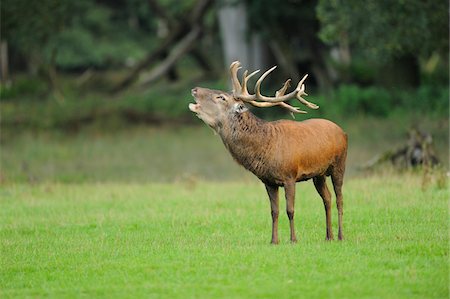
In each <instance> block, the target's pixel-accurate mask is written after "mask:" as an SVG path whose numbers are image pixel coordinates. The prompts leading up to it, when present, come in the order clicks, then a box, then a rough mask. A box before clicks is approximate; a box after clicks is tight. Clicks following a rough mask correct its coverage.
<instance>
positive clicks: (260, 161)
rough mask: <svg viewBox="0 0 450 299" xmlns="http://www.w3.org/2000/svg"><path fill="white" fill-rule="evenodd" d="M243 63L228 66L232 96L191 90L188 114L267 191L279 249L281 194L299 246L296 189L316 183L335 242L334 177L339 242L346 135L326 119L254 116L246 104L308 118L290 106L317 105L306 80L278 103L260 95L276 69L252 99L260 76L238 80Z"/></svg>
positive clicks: (278, 96)
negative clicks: (208, 129) (251, 81)
mask: <svg viewBox="0 0 450 299" xmlns="http://www.w3.org/2000/svg"><path fill="white" fill-rule="evenodd" d="M239 69H240V63H239V62H238V61H235V62H233V63H232V64H231V66H230V73H231V79H232V83H233V92H232V93H227V92H223V91H219V90H211V89H207V88H200V87H196V88H194V89H192V95H193V96H194V99H195V104H194V103H191V104H189V109H190V110H191V111H192V112H194V113H195V114H196V115H197V116H198V117H199V118H200V119H201V120H203V121H204V122H205V123H206V124H207V125H208V126H210V127H211V128H212V129H213V130H214V131H215V132H217V134H218V135H219V136H220V137H221V139H222V141H223V143H224V145H225V147H226V148H227V149H228V151H229V152H230V153H231V155H232V156H233V158H234V160H236V162H238V163H239V164H241V165H242V166H244V167H245V168H246V169H247V170H249V171H251V172H252V173H253V174H255V175H256V176H257V177H258V178H259V179H260V180H261V181H262V182H263V183H264V184H265V186H266V190H267V194H268V195H269V199H270V207H271V214H272V243H273V244H277V243H278V214H279V210H278V206H279V204H278V188H279V187H284V190H285V196H286V212H287V216H288V218H289V225H290V233H291V234H290V239H291V241H292V242H296V240H297V238H296V236H295V228H294V202H295V183H296V182H300V181H306V180H309V179H313V182H314V186H315V187H316V190H317V192H318V193H319V195H320V196H321V197H322V200H323V204H324V206H325V215H326V240H332V239H333V232H332V225H331V194H330V191H329V190H328V187H327V185H326V177H327V176H331V179H332V183H333V187H334V192H335V194H336V205H337V209H338V225H339V232H338V239H339V240H342V239H343V232H342V217H343V196H342V184H343V178H344V172H345V159H346V156H347V135H346V134H345V132H344V131H343V130H342V129H341V128H340V127H339V126H337V125H336V124H334V123H333V122H331V121H328V120H325V119H309V120H305V121H301V122H296V121H292V120H278V121H272V122H267V121H264V120H261V119H259V118H258V117H256V116H255V115H253V114H252V113H251V112H250V111H249V110H248V109H247V107H246V106H245V104H244V103H249V104H251V105H253V106H256V107H272V106H277V105H278V106H281V107H283V108H286V109H287V110H289V111H290V112H291V113H306V112H305V111H302V110H300V109H299V108H297V107H293V106H291V105H289V104H287V103H286V101H287V100H289V99H291V98H296V99H298V100H299V101H300V102H301V103H302V104H304V105H306V106H307V107H309V108H312V109H317V108H319V107H318V106H317V105H315V104H313V103H310V102H308V101H307V100H305V99H304V98H303V97H302V96H304V95H307V94H306V92H305V85H304V84H303V82H304V81H305V79H306V77H307V75H305V76H304V77H303V79H302V80H301V81H300V82H299V83H298V85H297V87H296V88H295V90H293V91H292V92H290V93H288V94H285V92H286V90H287V89H288V88H289V85H290V84H289V83H290V79H289V80H287V81H286V82H285V83H284V85H283V87H282V88H281V89H280V90H279V91H277V92H276V94H275V97H269V96H264V95H262V94H261V90H260V89H261V82H262V81H263V80H264V78H266V77H267V75H268V74H269V73H270V72H272V71H273V70H274V69H275V67H273V68H271V69H269V70H268V71H266V72H265V73H264V74H263V75H262V76H261V77H260V78H259V79H258V81H257V82H256V85H255V91H254V94H249V92H248V90H247V82H248V80H249V79H250V77H252V76H254V75H255V74H256V73H257V72H258V71H255V72H253V73H251V74H250V75H248V72H247V71H245V72H244V74H243V77H242V82H239V79H238V75H237V73H238V70H239Z"/></svg>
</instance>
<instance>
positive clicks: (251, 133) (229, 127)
mask: <svg viewBox="0 0 450 299" xmlns="http://www.w3.org/2000/svg"><path fill="white" fill-rule="evenodd" d="M218 133H219V135H220V137H221V138H222V141H223V143H224V144H225V147H226V148H227V149H228V151H229V152H230V153H231V155H232V156H233V158H234V159H235V160H236V162H238V163H239V164H241V165H242V166H244V167H245V168H246V169H248V170H250V171H251V172H253V173H254V174H255V175H257V176H258V177H260V175H263V174H264V172H265V171H266V170H265V167H264V166H265V161H266V160H267V159H266V156H267V155H268V153H269V152H270V151H271V146H270V140H271V137H272V135H273V128H272V126H271V125H270V123H268V122H266V121H264V120H262V119H260V118H258V117H256V116H255V115H253V114H252V113H251V112H250V111H245V112H242V113H231V114H230V115H229V117H228V119H227V120H226V121H225V122H224V123H223V124H222V126H221V129H220V130H219V132H218Z"/></svg>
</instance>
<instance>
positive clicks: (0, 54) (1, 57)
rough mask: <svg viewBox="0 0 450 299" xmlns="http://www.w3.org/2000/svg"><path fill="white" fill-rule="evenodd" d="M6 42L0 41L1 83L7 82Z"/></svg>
mask: <svg viewBox="0 0 450 299" xmlns="http://www.w3.org/2000/svg"><path fill="white" fill-rule="evenodd" d="M8 60H9V59H8V42H7V41H6V40H2V41H1V42H0V68H1V70H0V79H1V82H2V84H8V83H9V64H8Z"/></svg>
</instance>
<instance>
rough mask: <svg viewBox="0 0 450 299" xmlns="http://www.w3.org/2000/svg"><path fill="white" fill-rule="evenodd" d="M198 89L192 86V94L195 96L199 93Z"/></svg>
mask: <svg viewBox="0 0 450 299" xmlns="http://www.w3.org/2000/svg"><path fill="white" fill-rule="evenodd" d="M197 90H198V88H197V87H195V88H192V90H191V94H192V95H193V96H194V97H195V96H196V95H197Z"/></svg>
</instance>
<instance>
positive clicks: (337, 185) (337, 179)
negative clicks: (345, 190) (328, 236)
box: [331, 159, 345, 240]
mask: <svg viewBox="0 0 450 299" xmlns="http://www.w3.org/2000/svg"><path fill="white" fill-rule="evenodd" d="M341 161H342V162H341V165H338V167H336V168H334V169H333V172H332V173H331V180H332V182H333V188H334V193H336V206H337V209H338V224H339V232H338V239H339V240H343V239H344V232H343V231H342V225H343V224H342V221H343V219H342V218H343V215H344V198H343V196H342V185H343V184H344V172H345V164H344V163H345V159H342V160H341Z"/></svg>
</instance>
